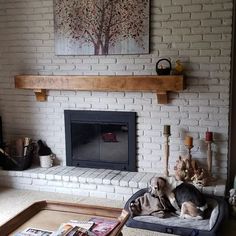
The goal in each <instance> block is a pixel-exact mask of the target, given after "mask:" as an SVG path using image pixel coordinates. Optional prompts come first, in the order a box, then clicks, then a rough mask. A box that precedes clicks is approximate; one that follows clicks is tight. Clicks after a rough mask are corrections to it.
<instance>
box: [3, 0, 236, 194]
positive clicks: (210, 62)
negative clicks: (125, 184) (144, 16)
mask: <svg viewBox="0 0 236 236" xmlns="http://www.w3.org/2000/svg"><path fill="white" fill-rule="evenodd" d="M150 2H151V24H150V37H151V40H150V48H151V51H150V54H147V55H123V56H119V55H116V56H114V55H112V56H56V55H55V54H54V29H53V0H8V1H4V0H0V105H1V106H0V114H1V116H2V119H3V128H4V139H5V141H9V140H10V139H12V138H15V137H18V136H30V137H32V138H34V139H43V140H45V141H46V142H47V143H48V145H49V146H50V147H51V148H52V150H53V152H55V153H56V155H57V157H58V159H59V161H60V162H61V165H65V141H64V136H65V134H64V116H63V111H64V109H86V110H88V109H92V110H119V111H135V112H137V116H138V119H137V120H138V124H137V128H138V130H137V134H138V140H137V142H138V145H137V146H138V150H137V153H138V155H137V160H138V161H137V163H138V171H140V172H154V173H156V172H157V171H162V170H163V161H162V156H163V147H162V143H163V137H162V130H163V125H164V124H171V132H172V136H171V138H170V143H171V153H170V160H171V162H172V163H174V162H175V160H176V159H177V157H178V155H179V154H181V153H180V152H182V153H184V152H185V148H184V146H183V139H184V136H185V134H189V135H192V136H193V137H194V143H198V141H199V140H200V141H202V142H203V141H204V133H205V131H207V130H210V131H213V132H214V133H215V136H214V137H215V139H216V140H215V145H216V146H217V147H218V148H217V149H216V150H215V152H214V156H217V162H214V163H216V165H215V166H214V167H213V172H214V173H215V174H217V175H219V176H220V177H223V178H226V176H227V154H228V150H227V142H228V122H227V120H228V111H229V81H230V78H229V77H230V74H229V73H230V53H231V30H232V29H231V16H232V3H233V0H217V1H210V0H172V1H171V0H158V1H155V0H150ZM166 56H168V57H170V58H171V60H172V62H173V63H174V61H175V60H176V59H177V58H179V59H180V60H181V61H183V62H184V64H185V68H186V69H185V71H186V75H187V80H186V83H187V89H186V90H185V91H183V92H180V93H173V94H170V103H169V104H168V105H159V104H157V101H156V96H155V94H154V93H131V92H127V93H124V92H120V93H119V92H115V93H114V92H90V91H89V92H86V91H85V92H82V91H81V92H72V91H48V101H47V102H46V103H38V102H36V101H35V97H34V96H33V92H32V91H26V90H17V89H15V88H14V80H13V76H14V75H16V74H23V73H26V74H42V75H51V74H55V75H56V74H58V75H131V74H134V75H138V74H155V73H156V72H155V63H156V62H157V60H158V59H159V58H160V57H166ZM195 149H196V150H197V151H196V153H194V154H193V156H194V155H196V156H198V157H199V156H201V157H202V158H203V159H204V158H205V159H206V153H205V152H201V150H202V149H198V148H197V147H196V148H195ZM218 150H224V151H221V152H219V151H218ZM218 163H222V165H221V166H218ZM171 171H173V170H171ZM65 176H66V175H65ZM82 176H83V175H81V176H77V177H73V181H76V180H77V178H80V179H81V181H83V177H82ZM45 178H46V179H47V177H46V176H45V175H43V174H41V175H40V176H39V180H38V181H44V180H45ZM48 178H49V180H50V176H48ZM55 178H56V179H58V180H62V175H61V174H59V173H58V175H56V177H55ZM65 178H66V177H64V179H63V180H64V181H66V180H67V179H65ZM96 181H97V182H96V183H97V184H99V183H100V182H101V181H102V178H98V177H97V178H96ZM111 181H114V183H115V181H116V179H115V178H114V179H113V180H111ZM42 183H43V182H42ZM130 184H131V185H132V186H133V185H134V184H132V182H131V183H130ZM140 185H142V184H140ZM144 185H145V184H144ZM42 188H43V186H42ZM45 188H48V187H45ZM62 188H63V187H56V188H55V189H54V190H53V191H59V190H60V189H61V190H62V191H64V190H63V189H62ZM65 191H66V190H65ZM75 191H76V190H74V192H75ZM83 191H84V192H83V194H84V195H85V196H88V192H87V191H86V190H83ZM124 191H125V189H124ZM105 192H106V191H105V190H104V193H103V194H106V193H105ZM110 195H111V194H110ZM114 197H116V198H119V197H120V196H119V195H117V194H114Z"/></svg>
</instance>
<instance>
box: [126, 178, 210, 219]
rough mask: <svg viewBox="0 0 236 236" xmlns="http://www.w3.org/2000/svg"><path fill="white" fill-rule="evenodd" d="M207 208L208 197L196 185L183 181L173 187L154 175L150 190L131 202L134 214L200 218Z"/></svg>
mask: <svg viewBox="0 0 236 236" xmlns="http://www.w3.org/2000/svg"><path fill="white" fill-rule="evenodd" d="M206 209H207V204H206V199H205V197H204V195H203V194H202V193H201V192H200V191H199V190H198V189H197V188H196V187H195V186H194V185H192V184H188V183H182V184H180V185H178V186H177V187H176V188H174V189H171V186H170V184H169V183H168V182H167V181H166V179H164V178H162V177H153V178H152V179H151V182H150V188H149V191H148V192H147V193H145V194H144V195H143V196H141V197H138V198H137V199H136V200H135V201H132V202H131V203H130V211H131V213H132V215H133V216H136V215H154V216H157V217H168V215H170V214H171V213H172V214H173V213H175V214H178V215H179V216H180V217H181V218H185V219H196V220H200V219H203V217H204V211H205V210H206Z"/></svg>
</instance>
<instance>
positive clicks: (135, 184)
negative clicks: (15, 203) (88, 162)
mask: <svg viewBox="0 0 236 236" xmlns="http://www.w3.org/2000/svg"><path fill="white" fill-rule="evenodd" d="M153 176H161V175H158V174H156V173H144V172H127V171H119V170H108V169H91V168H79V167H68V166H54V167H51V168H41V167H32V168H30V169H28V170H24V171H6V170H0V186H6V187H12V188H16V189H28V190H37V191H46V192H57V193H66V194H72V195H78V196H88V197H89V196H90V197H101V198H107V199H113V200H114V199H116V200H123V201H126V200H128V199H129V197H130V196H131V195H133V194H134V193H135V192H136V191H138V190H139V189H142V188H146V187H148V182H149V180H150V179H151V178H152V177H153ZM169 180H170V181H172V180H173V177H169ZM225 184H226V182H225V181H224V180H217V181H216V182H214V183H212V184H211V186H206V187H202V188H200V190H201V191H202V192H204V193H208V194H213V195H217V196H224V195H225Z"/></svg>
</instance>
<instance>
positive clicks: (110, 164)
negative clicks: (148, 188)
mask: <svg viewBox="0 0 236 236" xmlns="http://www.w3.org/2000/svg"><path fill="white" fill-rule="evenodd" d="M64 114H65V136H66V164H67V165H68V166H79V167H89V168H106V169H115V170H127V171H136V114H135V112H118V111H84V110H83V111H80V110H78V111H74V110H65V111H64Z"/></svg>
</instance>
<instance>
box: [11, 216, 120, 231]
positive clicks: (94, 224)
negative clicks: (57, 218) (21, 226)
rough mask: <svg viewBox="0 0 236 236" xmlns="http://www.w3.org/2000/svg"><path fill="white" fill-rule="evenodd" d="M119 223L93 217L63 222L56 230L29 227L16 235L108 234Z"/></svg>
mask: <svg viewBox="0 0 236 236" xmlns="http://www.w3.org/2000/svg"><path fill="white" fill-rule="evenodd" d="M118 224H119V221H118V220H110V219H105V218H100V217H93V218H91V219H90V220H89V221H77V220H71V221H69V222H66V223H62V224H61V225H60V226H59V227H58V229H57V230H56V231H49V230H44V229H38V228H27V229H25V230H24V231H22V232H18V233H16V234H14V236H107V235H108V234H109V233H110V232H111V231H112V230H113V229H114V228H115V227H116V226H117V225H118Z"/></svg>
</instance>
